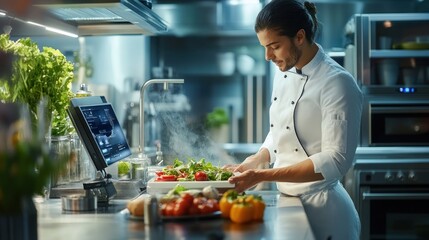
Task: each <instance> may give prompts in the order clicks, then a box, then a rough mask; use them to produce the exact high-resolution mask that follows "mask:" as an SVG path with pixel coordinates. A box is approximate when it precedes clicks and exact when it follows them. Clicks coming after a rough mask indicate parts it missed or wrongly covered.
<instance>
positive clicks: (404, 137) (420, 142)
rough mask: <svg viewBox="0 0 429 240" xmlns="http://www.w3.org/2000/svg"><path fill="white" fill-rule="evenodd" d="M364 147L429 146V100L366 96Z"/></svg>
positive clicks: (363, 121)
mask: <svg viewBox="0 0 429 240" xmlns="http://www.w3.org/2000/svg"><path fill="white" fill-rule="evenodd" d="M361 146H362V147H380V146H429V99H427V97H425V96H414V95H408V96H403V95H399V96H398V95H366V96H365V101H364V110H363V114H362V132H361Z"/></svg>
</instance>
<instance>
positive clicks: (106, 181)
mask: <svg viewBox="0 0 429 240" xmlns="http://www.w3.org/2000/svg"><path fill="white" fill-rule="evenodd" d="M83 189H84V190H85V191H86V192H89V191H90V192H91V193H92V194H93V195H94V196H97V205H98V206H99V207H107V206H109V200H110V199H112V198H113V197H114V196H116V188H115V186H114V185H113V182H112V181H111V176H110V174H107V176H106V177H105V178H98V179H94V180H92V181H90V182H84V183H83Z"/></svg>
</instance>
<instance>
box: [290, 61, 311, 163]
mask: <svg viewBox="0 0 429 240" xmlns="http://www.w3.org/2000/svg"><path fill="white" fill-rule="evenodd" d="M297 72H298V69H297ZM299 72H300V74H301V75H302V71H301V70H299ZM303 76H305V77H306V78H305V83H304V86H302V91H301V95H299V97H298V99H297V100H296V102H297V103H298V102H299V100H300V99H301V97H302V95H304V91H305V85H307V82H308V76H307V75H303ZM292 104H295V102H294V101H292ZM296 108H297V105H295V107H294V108H293V125H294V126H296V124H295V110H296ZM293 131H294V132H295V136H296V139H298V142H299V144H300V145H301V147H302V149H303V150H304V152H305V155H307V156H308V153H307V151H306V150H305V148H304V146H303V145H302V143H301V140H300V139H299V137H298V133H297V132H296V128H295V127H294V128H293ZM297 151H298V149H297V148H295V152H297Z"/></svg>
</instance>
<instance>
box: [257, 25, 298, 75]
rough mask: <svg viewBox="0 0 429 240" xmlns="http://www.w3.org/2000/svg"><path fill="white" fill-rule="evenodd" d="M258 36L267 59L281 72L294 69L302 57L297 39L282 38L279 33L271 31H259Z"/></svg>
mask: <svg viewBox="0 0 429 240" xmlns="http://www.w3.org/2000/svg"><path fill="white" fill-rule="evenodd" d="M256 35H257V36H258V39H259V43H260V44H261V45H262V46H263V47H264V48H265V59H266V60H267V61H272V62H273V63H275V64H276V65H277V67H279V69H280V71H283V72H284V71H287V70H289V69H291V68H293V67H294V66H295V65H296V63H297V62H298V60H299V59H300V57H301V55H302V52H301V50H300V49H299V48H298V47H297V45H296V43H295V38H290V37H288V36H281V35H279V34H278V31H276V30H269V29H265V30H262V31H259V32H258V33H257V34H256Z"/></svg>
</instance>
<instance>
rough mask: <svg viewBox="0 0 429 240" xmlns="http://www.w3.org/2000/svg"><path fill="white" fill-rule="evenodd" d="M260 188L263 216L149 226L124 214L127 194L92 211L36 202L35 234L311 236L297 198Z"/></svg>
mask: <svg viewBox="0 0 429 240" xmlns="http://www.w3.org/2000/svg"><path fill="white" fill-rule="evenodd" d="M249 193H257V194H261V195H262V197H263V199H264V201H265V203H266V205H267V207H266V210H265V215H264V221H263V222H254V223H250V224H235V223H233V222H231V221H230V220H226V219H222V218H221V217H219V216H218V217H214V218H209V219H186V220H180V221H172V220H169V221H164V222H163V223H161V224H159V225H156V226H148V225H145V224H144V222H143V218H141V219H130V217H129V215H128V214H124V211H122V210H123V209H125V206H126V203H127V202H128V200H119V199H117V200H115V199H113V200H111V201H110V205H109V207H108V208H98V209H97V210H96V211H91V212H77V213H76V212H65V211H63V210H62V207H61V200H60V199H49V200H47V201H44V202H40V203H36V207H37V210H38V237H39V239H43V240H57V239H64V240H65V239H79V240H85V239H88V240H98V239H103V240H109V239H112V240H113V239H115V240H119V239H157V240H158V239H159V240H161V239H170V240H173V239H246V240H250V239H294V240H300V239H303V240H307V239H308V240H311V239H314V236H313V232H312V230H311V228H310V225H309V222H308V219H307V216H306V214H305V212H304V208H303V206H302V204H301V201H300V199H299V198H296V197H287V196H284V195H282V194H280V193H279V192H277V191H258V192H249Z"/></svg>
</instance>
